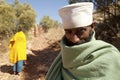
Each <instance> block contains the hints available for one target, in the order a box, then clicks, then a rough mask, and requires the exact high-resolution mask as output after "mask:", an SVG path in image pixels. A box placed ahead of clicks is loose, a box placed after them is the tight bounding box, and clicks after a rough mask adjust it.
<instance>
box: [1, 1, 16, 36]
mask: <svg viewBox="0 0 120 80" xmlns="http://www.w3.org/2000/svg"><path fill="white" fill-rule="evenodd" d="M15 20H16V16H15V10H14V8H13V7H12V6H11V5H9V4H6V3H5V2H1V4H0V34H1V35H7V34H8V33H10V32H11V29H12V30H13V29H14V28H15ZM7 36H9V35H7Z"/></svg>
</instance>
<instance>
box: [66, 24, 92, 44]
mask: <svg viewBox="0 0 120 80" xmlns="http://www.w3.org/2000/svg"><path fill="white" fill-rule="evenodd" d="M93 29H94V27H92V26H87V27H79V28H73V29H65V37H66V38H67V40H69V41H70V42H72V43H74V44H77V43H82V42H85V40H86V39H87V38H89V37H90V34H91V32H92V30H93Z"/></svg>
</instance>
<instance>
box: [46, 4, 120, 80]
mask: <svg viewBox="0 0 120 80" xmlns="http://www.w3.org/2000/svg"><path fill="white" fill-rule="evenodd" d="M92 13H93V3H91V2H82V3H75V4H71V5H67V6H64V7H63V8H61V9H60V10H59V14H60V16H61V18H62V22H63V26H64V30H65V36H64V37H63V38H62V40H61V51H60V54H59V55H58V56H57V58H56V59H55V61H54V62H53V64H52V66H51V67H50V69H49V71H48V73H47V75H46V80H120V53H119V51H118V50H117V49H116V48H115V47H114V46H113V45H111V44H109V43H106V42H104V41H101V40H96V39H95V38H94V35H95V31H94V28H95V24H94V22H93V14H92Z"/></svg>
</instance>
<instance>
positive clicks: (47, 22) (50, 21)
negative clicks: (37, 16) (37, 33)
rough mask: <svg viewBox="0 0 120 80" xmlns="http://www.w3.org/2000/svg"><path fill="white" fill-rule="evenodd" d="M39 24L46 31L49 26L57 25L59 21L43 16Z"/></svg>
mask: <svg viewBox="0 0 120 80" xmlns="http://www.w3.org/2000/svg"><path fill="white" fill-rule="evenodd" d="M40 25H42V27H43V30H44V31H45V32H48V30H49V29H50V28H55V27H59V26H60V23H59V22H58V21H56V20H53V19H51V18H50V17H49V16H44V17H43V18H42V19H41V21H40Z"/></svg>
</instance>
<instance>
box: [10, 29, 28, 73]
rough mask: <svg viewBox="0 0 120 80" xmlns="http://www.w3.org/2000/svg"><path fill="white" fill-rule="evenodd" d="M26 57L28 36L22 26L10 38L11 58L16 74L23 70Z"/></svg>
mask: <svg viewBox="0 0 120 80" xmlns="http://www.w3.org/2000/svg"><path fill="white" fill-rule="evenodd" d="M26 59H27V54H26V36H25V34H24V32H23V31H22V27H18V32H16V34H15V35H14V36H13V37H12V38H11V39H10V43H9V60H10V62H11V63H13V64H14V66H13V71H14V74H18V73H19V72H21V71H22V69H23V64H24V60H26Z"/></svg>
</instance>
